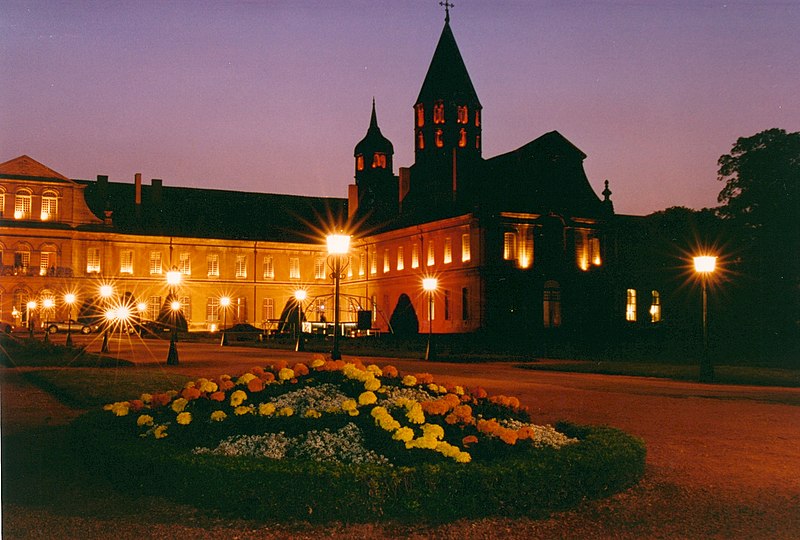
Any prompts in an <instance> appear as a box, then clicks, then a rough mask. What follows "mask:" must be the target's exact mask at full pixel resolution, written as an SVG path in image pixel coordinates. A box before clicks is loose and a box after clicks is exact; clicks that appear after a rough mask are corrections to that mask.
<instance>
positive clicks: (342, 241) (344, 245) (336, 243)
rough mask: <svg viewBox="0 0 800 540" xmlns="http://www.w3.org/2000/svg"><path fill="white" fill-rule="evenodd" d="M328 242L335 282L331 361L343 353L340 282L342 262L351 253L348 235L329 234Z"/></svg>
mask: <svg viewBox="0 0 800 540" xmlns="http://www.w3.org/2000/svg"><path fill="white" fill-rule="evenodd" d="M327 241H328V265H329V266H330V267H331V270H333V273H332V274H331V277H333V281H334V289H333V291H334V292H333V349H331V360H340V359H341V358H342V353H340V352H339V282H340V281H341V279H342V271H343V270H344V268H343V265H342V261H343V259H344V258H345V256H346V255H347V253H348V252H349V251H350V236H349V235H346V234H329V235H328V237H327Z"/></svg>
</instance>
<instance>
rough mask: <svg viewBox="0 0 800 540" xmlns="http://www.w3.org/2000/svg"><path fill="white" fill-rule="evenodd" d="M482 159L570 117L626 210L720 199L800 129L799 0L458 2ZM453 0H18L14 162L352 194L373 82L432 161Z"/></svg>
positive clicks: (406, 157) (5, 40)
mask: <svg viewBox="0 0 800 540" xmlns="http://www.w3.org/2000/svg"><path fill="white" fill-rule="evenodd" d="M454 3H455V7H453V8H452V9H451V27H452V29H453V33H454V35H455V37H456V41H457V42H458V45H459V48H460V50H461V54H462V56H463V58H464V61H465V63H466V66H467V69H468V70H469V73H470V75H471V77H472V82H473V84H474V86H475V89H476V91H477V93H478V97H479V98H480V100H481V103H482V105H483V117H482V120H483V137H482V140H483V156H484V157H492V156H495V155H498V154H502V153H505V152H509V151H511V150H514V149H516V148H518V147H520V146H522V145H524V144H526V143H528V142H530V141H531V140H533V139H535V138H537V137H539V136H541V135H542V134H544V133H547V132H549V131H552V130H557V131H559V132H560V133H561V134H562V135H564V136H565V137H566V138H567V139H569V140H570V141H571V142H572V143H573V144H574V145H575V146H577V147H578V148H580V149H581V150H582V151H583V152H584V153H585V154H587V156H588V157H587V158H586V160H585V161H584V166H585V169H586V173H587V175H588V177H589V181H590V182H591V184H592V186H593V188H594V189H595V191H596V192H597V193H600V192H601V191H602V190H603V181H604V180H606V179H608V180H609V181H610V183H611V190H612V191H613V196H612V200H613V201H614V203H615V208H616V210H617V212H620V213H627V214H646V213H650V212H653V211H656V210H661V209H664V208H666V207H670V206H678V205H682V206H689V207H692V208H702V207H708V206H716V205H717V202H716V198H717V194H718V193H719V191H720V190H721V188H722V184H721V183H720V182H718V181H717V180H716V171H717V159H718V158H719V156H720V155H722V154H725V153H728V152H729V151H730V150H731V146H732V145H733V144H734V143H735V141H736V139H737V138H738V137H743V136H750V135H753V134H755V133H757V132H759V131H762V130H765V129H769V128H775V127H777V128H783V129H786V130H787V131H800V38H799V37H798V29H800V1H787V2H770V1H766V2H757V1H753V2H736V1H732V2H722V1H718V2H711V1H693V0H686V1H677V2H676V1H658V2H656V1H646V0H644V1H635V2H634V1H630V2H621V1H613V2H612V1H592V2H589V1H585V2H584V1H550V2H544V1H541V2H540V1H523V0H491V1H489V0H454ZM443 24H444V10H443V8H442V7H440V6H439V5H438V0H394V1H388V0H314V1H312V0H308V1H306V0H292V1H288V0H262V1H256V0H253V1H222V0H218V1H136V2H134V1H98V2H83V1H77V0H76V1H58V0H49V1H39V2H37V1H24V2H23V1H14V0H4V1H3V2H2V4H0V51H1V52H0V69H2V73H3V84H2V87H0V105H1V106H0V110H1V112H2V117H1V122H2V123H1V124H0V126H1V127H0V150H1V151H0V162H3V161H7V160H9V159H12V158H14V157H17V156H19V155H22V154H27V155H29V156H31V157H32V158H34V159H36V160H38V161H40V162H42V163H44V164H45V165H47V166H49V167H51V168H53V169H55V170H56V171H58V172H60V173H62V174H64V175H66V176H68V177H70V178H83V179H94V178H95V177H96V175H98V174H107V175H109V176H110V179H111V180H112V181H116V182H133V177H134V174H135V173H137V172H140V173H142V175H143V177H144V179H145V182H146V183H149V181H150V179H151V178H162V179H163V181H164V185H165V186H187V187H208V188H217V189H229V190H237V191H260V192H269V193H291V194H300V195H314V196H336V197H346V196H347V185H348V184H350V183H352V182H353V148H354V146H355V145H356V143H357V142H358V141H359V140H360V139H361V138H362V137H363V136H364V134H365V133H366V130H367V127H368V124H369V117H370V110H371V105H372V99H373V97H374V98H375V100H376V103H377V113H378V123H379V125H380V127H381V130H382V132H383V134H384V135H385V136H386V137H388V138H389V139H390V140H391V141H392V142H393V144H394V148H395V157H394V163H395V173H396V172H397V168H398V167H401V166H402V167H407V166H410V165H412V164H413V124H412V120H413V114H412V113H413V109H412V107H413V105H414V101H415V99H416V97H417V95H418V93H419V90H420V87H421V85H422V81H423V78H424V76H425V73H426V71H427V69H428V65H429V63H430V60H431V57H432V55H433V51H434V48H435V46H436V43H437V41H438V39H439V35H440V33H441V30H442V27H443Z"/></svg>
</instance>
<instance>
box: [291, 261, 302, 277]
mask: <svg viewBox="0 0 800 540" xmlns="http://www.w3.org/2000/svg"><path fill="white" fill-rule="evenodd" d="M289 279H300V258H299V257H289Z"/></svg>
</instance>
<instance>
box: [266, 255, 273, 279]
mask: <svg viewBox="0 0 800 540" xmlns="http://www.w3.org/2000/svg"><path fill="white" fill-rule="evenodd" d="M264 279H275V262H274V261H273V260H272V255H264Z"/></svg>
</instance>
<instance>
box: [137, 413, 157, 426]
mask: <svg viewBox="0 0 800 540" xmlns="http://www.w3.org/2000/svg"><path fill="white" fill-rule="evenodd" d="M136 425H137V426H139V427H142V426H152V425H153V417H152V416H150V415H149V414H143V415H141V416H139V418H137V419H136Z"/></svg>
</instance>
